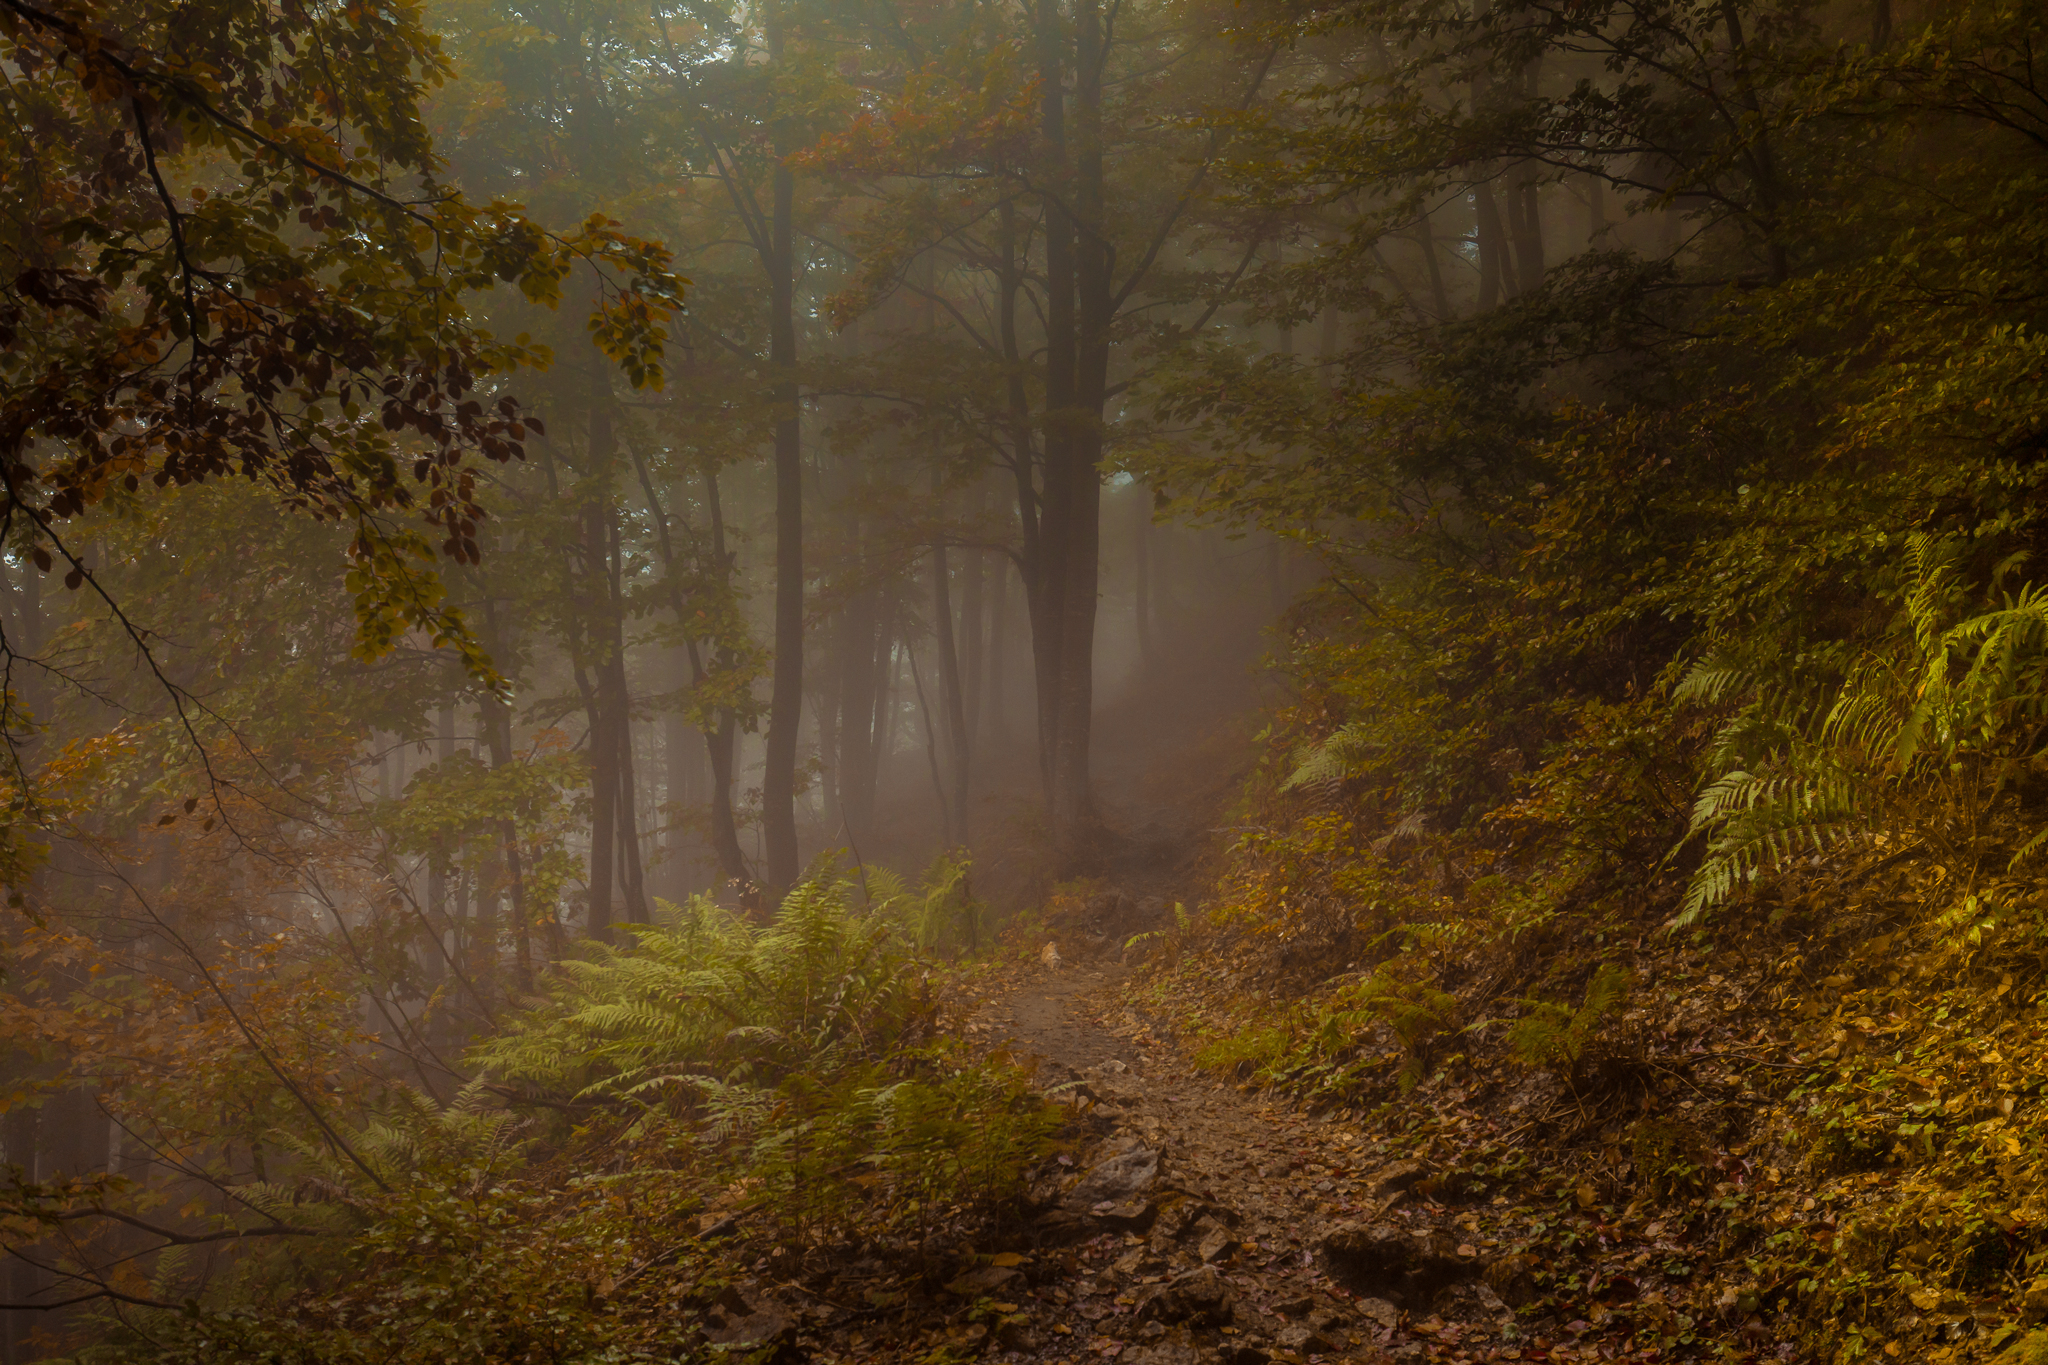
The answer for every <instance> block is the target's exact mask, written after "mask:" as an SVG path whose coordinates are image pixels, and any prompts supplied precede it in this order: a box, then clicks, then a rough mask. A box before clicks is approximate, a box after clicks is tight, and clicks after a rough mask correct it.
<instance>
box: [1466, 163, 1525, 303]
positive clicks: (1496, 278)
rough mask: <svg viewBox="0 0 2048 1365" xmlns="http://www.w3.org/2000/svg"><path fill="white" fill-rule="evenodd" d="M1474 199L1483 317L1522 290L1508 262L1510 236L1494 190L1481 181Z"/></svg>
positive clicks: (1476, 187) (1474, 190)
mask: <svg viewBox="0 0 2048 1365" xmlns="http://www.w3.org/2000/svg"><path fill="white" fill-rule="evenodd" d="M1472 199H1473V204H1474V206H1475V207H1476V208H1477V209H1478V219H1479V230H1478V234H1477V235H1478V238H1479V311H1480V312H1482V313H1484V312H1486V311H1488V310H1489V309H1491V308H1493V307H1494V306H1496V305H1497V304H1499V302H1500V301H1501V299H1502V297H1503V296H1505V297H1507V298H1513V297H1514V296H1515V295H1516V294H1518V293H1520V292H1521V290H1520V288H1519V287H1518V286H1517V284H1516V280H1515V264H1514V262H1513V261H1512V260H1510V259H1509V258H1508V251H1507V232H1506V230H1505V229H1504V228H1503V227H1502V225H1501V221H1500V208H1499V206H1498V205H1497V204H1495V203H1494V199H1493V186H1492V185H1490V184H1488V183H1487V182H1485V181H1484V180H1482V181H1480V182H1479V183H1478V184H1476V185H1474V186H1473V187H1472Z"/></svg>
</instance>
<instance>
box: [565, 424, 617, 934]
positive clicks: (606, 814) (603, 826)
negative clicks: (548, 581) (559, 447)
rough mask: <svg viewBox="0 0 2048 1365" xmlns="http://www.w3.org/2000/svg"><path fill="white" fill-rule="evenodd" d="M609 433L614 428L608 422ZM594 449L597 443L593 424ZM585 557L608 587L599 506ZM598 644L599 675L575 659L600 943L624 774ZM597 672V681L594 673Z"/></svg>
mask: <svg viewBox="0 0 2048 1365" xmlns="http://www.w3.org/2000/svg"><path fill="white" fill-rule="evenodd" d="M605 425H606V428H607V430H608V429H609V426H610V423H609V422H608V421H607V422H606V424H605ZM592 426H593V437H592V444H593V445H595V444H596V438H595V427H596V424H595V423H593V424H592ZM583 523H584V524H583V555H584V572H585V579H584V581H585V582H586V583H587V584H589V585H590V586H591V587H592V588H593V589H595V588H596V587H597V586H598V585H601V584H602V583H603V582H604V573H605V568H604V566H605V559H606V556H605V535H604V514H603V511H602V509H601V508H600V507H599V506H598V505H597V504H595V503H593V504H592V505H591V506H590V507H588V508H587V509H585V511H584V514H583ZM597 597H598V594H597V592H596V591H592V592H591V593H590V594H589V595H588V597H587V598H586V601H587V602H588V604H589V605H588V608H587V610H589V612H590V614H591V618H592V622H593V625H595V624H596V622H597V620H598V619H600V618H598V612H599V610H600V609H601V608H600V603H599V601H598V600H597ZM591 633H592V635H593V636H595V637H596V638H595V640H594V643H595V645H596V647H597V652H598V654H599V656H600V657H599V658H598V659H597V660H596V668H595V669H594V670H586V667H585V664H584V663H583V661H581V660H574V661H573V662H574V663H575V671H576V684H577V688H578V690H579V691H581V692H582V694H583V704H584V711H585V714H587V715H588V716H589V718H590V727H589V734H588V740H587V742H588V745H589V750H590V871H589V879H588V885H589V888H590V907H589V910H588V913H587V914H586V915H585V916H584V922H583V923H584V930H585V932H586V933H588V934H589V935H590V937H592V938H594V939H596V940H597V941H598V942H600V943H608V942H610V941H611V935H612V868H613V865H614V864H615V863H616V862H617V861H618V825H617V813H618V800H619V775H618V770H617V765H618V756H619V746H618V743H617V741H616V740H614V739H613V737H612V726H611V708H610V707H609V706H608V705H607V701H608V698H607V695H606V693H607V691H608V689H607V687H606V685H605V675H606V670H605V666H604V660H603V658H602V652H603V649H604V646H605V644H606V643H607V641H606V639H605V634H606V632H603V631H602V629H601V628H599V629H596V630H593V631H592V632H591ZM592 671H594V672H595V675H596V678H595V681H594V682H593V681H592V679H591V677H590V676H589V673H590V672H592Z"/></svg>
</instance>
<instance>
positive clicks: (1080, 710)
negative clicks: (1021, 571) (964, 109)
mask: <svg viewBox="0 0 2048 1365" xmlns="http://www.w3.org/2000/svg"><path fill="white" fill-rule="evenodd" d="M1076 11H1077V13H1076V23H1075V56H1074V92H1075V108H1076V112H1077V117H1076V120H1075V122H1076V125H1077V128H1076V131H1077V137H1076V143H1077V146H1076V149H1075V152H1076V155H1075V159H1074V160H1075V167H1074V169H1075V185H1074V206H1075V218H1076V232H1075V249H1074V255H1075V271H1074V282H1075V287H1076V294H1077V300H1076V302H1077V317H1076V333H1077V335H1076V342H1077V344H1076V347H1075V357H1074V361H1075V364H1074V395H1073V402H1072V407H1073V417H1072V436H1071V447H1070V448H1071V451H1072V454H1071V466H1070V468H1071V473H1070V476H1069V478H1068V481H1067V490H1066V492H1067V498H1066V507H1065V516H1066V520H1067V528H1068V529H1067V537H1066V566H1065V567H1066V573H1065V578H1066V584H1065V588H1064V590H1063V592H1062V594H1061V599H1062V600H1061V603H1060V661H1059V673H1060V678H1059V698H1058V702H1059V731H1058V736H1057V740H1056V745H1055V757H1054V765H1055V782H1054V797H1053V829H1054V832H1055V835H1056V837H1058V838H1059V839H1060V840H1061V841H1062V842H1064V843H1065V844H1067V846H1068V851H1069V856H1070V858H1073V857H1079V856H1081V850H1082V848H1083V846H1084V845H1085V844H1086V843H1088V842H1089V841H1090V840H1091V838H1092V836H1093V834H1094V832H1095V826H1096V823H1097V820H1096V813H1095V791H1094V782H1093V774H1092V771H1091V765H1090V763H1089V752H1090V744H1091V741H1092V738H1093V730H1094V724H1093V722H1094V704H1095V677H1094V674H1095V616H1096V610H1097V603H1098V596H1099V594H1098V592H1097V587H1096V585H1097V583H1098V582H1099V581H1100V576H1101V558H1102V409H1103V405H1104V403H1105V402H1106V401H1107V399H1108V391H1109V324H1110V317H1111V313H1112V310H1113V307H1114V304H1113V301H1112V299H1111V296H1110V270H1111V254H1110V248H1109V245H1108V243H1107V241H1106V240H1105V238H1104V216H1103V209H1104V190H1103V170H1102V58H1103V52H1102V44H1103V32H1102V9H1101V4H1100V0H1077V4H1076Z"/></svg>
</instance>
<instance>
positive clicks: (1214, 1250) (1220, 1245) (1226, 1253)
mask: <svg viewBox="0 0 2048 1365" xmlns="http://www.w3.org/2000/svg"><path fill="white" fill-rule="evenodd" d="M1237 1247H1238V1241H1237V1238H1235V1237H1233V1236H1231V1235H1230V1234H1229V1233H1227V1232H1225V1231H1224V1230H1223V1229H1222V1228H1215V1229H1212V1230H1211V1231H1210V1233H1209V1235H1208V1236H1207V1237H1204V1238H1203V1239H1202V1242H1201V1245H1200V1246H1198V1247H1197V1248H1196V1249H1195V1254H1196V1255H1198V1256H1200V1257H1201V1258H1202V1261H1203V1263H1204V1264H1206V1265H1214V1264H1215V1263H1216V1262H1218V1261H1227V1260H1229V1259H1230V1258H1231V1257H1232V1256H1234V1255H1236V1254H1237Z"/></svg>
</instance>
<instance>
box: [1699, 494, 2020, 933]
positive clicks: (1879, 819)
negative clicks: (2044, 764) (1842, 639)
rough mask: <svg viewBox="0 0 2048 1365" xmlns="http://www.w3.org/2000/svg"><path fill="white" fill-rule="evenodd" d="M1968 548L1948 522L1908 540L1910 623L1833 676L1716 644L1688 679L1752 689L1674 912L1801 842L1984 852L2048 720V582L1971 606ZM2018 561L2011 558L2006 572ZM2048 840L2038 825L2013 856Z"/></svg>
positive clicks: (2000, 571) (1818, 846)
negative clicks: (1722, 651)
mask: <svg viewBox="0 0 2048 1365" xmlns="http://www.w3.org/2000/svg"><path fill="white" fill-rule="evenodd" d="M1966 549H1967V547H1966V546H1965V545H1964V544H1963V543H1961V542H1959V541H1956V540H1954V539H1951V538H1944V537H1938V536H1929V535H1917V536H1914V537H1912V538H1911V539H1910V540H1909V541H1908V543H1907V552H1906V564H1905V571H1906V587H1905V590H1904V591H1903V593H1902V594H1901V599H1900V612H1899V619H1898V629H1896V630H1895V631H1894V632H1893V633H1892V637H1891V639H1890V641H1889V642H1888V644H1887V646H1886V647H1884V648H1881V649H1871V650H1866V651H1864V652H1863V653H1862V654H1861V655H1859V656H1858V657H1856V658H1854V659H1852V660H1849V661H1848V662H1847V663H1846V664H1845V665H1844V666H1843V667H1841V668H1840V670H1839V673H1838V675H1837V676H1838V681H1836V682H1835V683H1834V684H1833V685H1832V686H1831V687H1816V686H1814V685H1812V683H1811V681H1810V679H1809V680H1804V681H1802V680H1800V679H1793V678H1788V677H1786V676H1784V675H1783V674H1782V672H1781V673H1779V674H1773V672H1772V671H1771V670H1770V669H1768V668H1764V667H1760V666H1758V667H1750V666H1745V665H1744V664H1742V663H1741V662H1740V661H1738V660H1735V659H1733V658H1732V657H1729V656H1716V657H1714V658H1711V659H1708V660H1703V661H1701V662H1700V663H1699V664H1697V665H1695V667H1694V668H1693V669H1692V670H1691V671H1690V672H1689V673H1688V675H1687V677H1686V679H1685V680H1684V681H1683V682H1682V683H1681V684H1680V685H1679V686H1678V688H1677V689H1675V692H1674V695H1675V697H1676V698H1677V699H1679V700H1681V701H1691V702H1696V703H1703V704H1714V703H1719V702H1721V701H1724V700H1726V699H1729V698H1731V697H1735V696H1740V695H1747V697H1748V701H1747V702H1746V703H1745V704H1744V705H1743V706H1742V707H1741V708H1740V709H1739V710H1738V711H1737V712H1736V714H1735V715H1734V716H1733V717H1731V718H1730V720H1729V721H1728V722H1727V723H1726V724H1725V725H1724V726H1723V727H1722V729H1721V732H1720V734H1719V735H1718V736H1717V737H1716V740H1715V743H1714V745H1713V747H1712V750H1711V751H1710V754H1709V758H1708V764H1709V768H1710V770H1712V771H1714V772H1715V773H1716V776H1714V777H1713V779H1712V780H1711V781H1710V782H1709V783H1708V784H1707V785H1706V787H1705V788H1704V789H1702V791H1701V793H1700V796H1699V798H1698V801H1697V802H1696V803H1695V806H1694V809H1693V818H1692V830H1691V833H1692V835H1693V836H1704V837H1705V838H1706V841H1707V848H1706V858H1705V860H1704V861H1703V862H1702V863H1701V865H1700V868H1699V870H1698V871H1697V872H1696V873H1695V874H1694V875H1693V878H1692V881H1691V883H1690V885H1689V886H1688V887H1687V889H1686V893H1685V897H1684V900H1683V902H1682V903H1681V905H1680V908H1679V914H1678V916H1677V918H1676V919H1675V921H1674V923H1675V924H1677V925H1687V924H1691V923H1694V922H1696V921H1697V920H1699V919H1701V918H1703V917H1704V916H1705V915H1707V914H1708V913H1709V912H1710V911H1711V910H1712V909H1713V908H1714V907H1715V906H1717V905H1719V904H1721V903H1723V902H1725V901H1726V900H1728V899H1729V897H1731V896H1732V895H1733V894H1734V893H1735V892H1736V891H1737V890H1739V889H1740V888H1742V887H1744V886H1747V885H1749V884H1750V883H1752V882H1754V881H1755V880H1756V879H1757V878H1758V877H1759V876H1760V875H1762V874H1763V873H1764V872H1766V871H1768V870H1770V869H1773V868H1776V867H1780V866H1782V865H1784V864H1785V863H1787V862H1788V861H1790V860H1791V859H1793V858H1795V857H1799V856H1811V855H1816V854H1827V853H1830V852H1833V851H1835V850H1838V849H1840V848H1842V847H1843V846H1844V845H1848V844H1854V843H1859V842H1869V841H1873V840H1874V838H1875V836H1876V835H1878V834H1879V833H1880V832H1882V833H1884V834H1885V835H1886V838H1887V847H1888V848H1891V849H1892V850H1893V851H1894V853H1895V852H1896V851H1897V850H1898V849H1900V848H1902V847H1903V848H1905V849H1911V848H1915V847H1927V848H1934V849H1942V850H1946V851H1947V852H1948V853H1949V855H1950V860H1951V861H1953V862H1955V863H1957V864H1958V865H1974V864H1975V862H1976V861H1978V860H1979V858H1980V856H1981V852H1982V840H1983V837H1984V836H1983V829H1984V822H1983V819H1982V816H1983V813H1984V811H1985V809H1986V807H1987V805H1988V803H1989V802H1991V801H1994V800H1996V799H1997V798H1998V797H1999V795H2000V794H2001V793H2002V792H2003V791H2004V790H2005V789H2006V788H2007V787H2008V785H2009V784H2010V781H2011V778H2012V776H2013V774H2014V773H2015V772H2016V770H2017V768H2018V766H2019V765H2020V764H2022V763H2024V762H2025V761H2027V759H2028V758H2029V757H2030V756H2031V755H2032V753H2033V752H2034V750H2035V748H2036V747H2037V744H2038V741H2039V739H2040V737H2041V733H2042V729H2043V726H2044V724H2048V586H2035V585H2026V586H2023V587H2021V588H2020V589H2018V590H2017V591H2016V592H2013V593H2010V594H2007V595H2006V596H2005V597H2004V598H2003V599H2002V600H2001V601H2000V602H1999V604H1998V605H1997V606H1996V607H1994V608H1993V609H1991V610H1988V611H1979V612H1976V613H1974V614H1964V613H1965V612H1966V608H1967V599H1968V584H1967V581H1966V578H1965V576H1964V574H1963V573H1962V571H1961V568H1960V564H1961V560H1962V556H1963V554H1964V552H1965V550H1966ZM2019 563H2020V561H2019V560H2018V559H2017V558H2015V559H2011V560H2008V561H2006V562H2005V563H2004V564H2001V565H1999V566H1998V568H1997V569H1996V570H1995V571H1994V573H1993V575H1992V581H1993V582H1994V584H1996V583H1997V582H1999V581H2001V580H2003V579H2004V578H2006V577H2008V576H2010V574H2011V573H2012V572H2013V571H2014V570H2015V569H2016V568H2017V567H2018V565H2019ZM1958 618H1960V619H1958ZM1812 672H1813V670H1811V669H1809V673H1812ZM1766 678H1775V679H1776V680H1775V681H1774V682H1771V683H1769V684H1766V683H1765V682H1764V681H1763V680H1764V679H1766ZM2043 842H2044V835H2043V834H2041V833H2037V834H2034V835H2033V836H2032V837H2031V838H2029V839H2027V840H2026V841H2025V842H2024V843H2023V845H2022V846H2021V847H2020V848H2019V850H2018V851H2017V852H2015V853H2013V854H2012V855H2011V857H2010V858H2009V859H2008V860H2007V866H2008V867H2012V866H2017V865H2018V864H2019V863H2020V862H2021V861H2023V860H2024V859H2026V858H2027V857H2029V856H2031V855H2032V854H2033V853H2034V852H2035V851H2036V850H2037V849H2038V848H2039V847H2040V846H2041V844H2042V843H2043ZM1887 856H1891V855H1890V854H1888V855H1887ZM1964 889H1965V892H1966V893H1967V891H1968V886H1967V884H1966V885H1965V888H1964Z"/></svg>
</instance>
